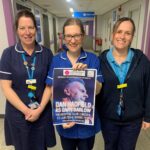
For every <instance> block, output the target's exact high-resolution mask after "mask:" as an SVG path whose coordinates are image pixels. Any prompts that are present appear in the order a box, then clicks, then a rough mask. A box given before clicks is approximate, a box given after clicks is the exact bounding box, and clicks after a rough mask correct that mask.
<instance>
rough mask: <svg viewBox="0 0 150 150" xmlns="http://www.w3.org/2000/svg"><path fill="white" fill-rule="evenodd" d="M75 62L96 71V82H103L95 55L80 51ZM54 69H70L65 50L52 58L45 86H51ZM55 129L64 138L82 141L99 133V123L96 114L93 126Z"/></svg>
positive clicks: (58, 127)
mask: <svg viewBox="0 0 150 150" xmlns="http://www.w3.org/2000/svg"><path fill="white" fill-rule="evenodd" d="M77 62H80V63H84V64H87V66H88V68H91V69H97V80H98V81H99V82H103V77H102V74H101V70H100V62H99V59H98V58H97V56H96V55H95V54H93V53H90V52H86V51H84V50H83V49H82V50H81V54H80V56H79V58H78V60H77ZM54 68H72V64H71V62H70V60H69V59H68V57H67V50H64V51H62V52H60V53H59V54H57V55H56V56H54V57H53V61H52V64H51V67H50V70H49V72H48V76H47V79H46V84H48V85H52V81H53V69H54ZM95 112H96V111H95ZM56 128H57V131H58V133H59V135H61V136H64V137H66V138H80V139H84V138H88V137H91V136H94V135H95V134H96V133H97V132H99V131H100V121H99V118H98V115H97V112H96V113H95V122H94V126H89V125H80V124H76V125H74V126H73V127H72V128H68V129H63V127H62V126H61V125H57V126H56Z"/></svg>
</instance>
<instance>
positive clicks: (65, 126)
mask: <svg viewBox="0 0 150 150" xmlns="http://www.w3.org/2000/svg"><path fill="white" fill-rule="evenodd" d="M74 125H75V122H68V123H64V124H63V125H62V126H63V128H64V129H67V128H71V127H73V126H74Z"/></svg>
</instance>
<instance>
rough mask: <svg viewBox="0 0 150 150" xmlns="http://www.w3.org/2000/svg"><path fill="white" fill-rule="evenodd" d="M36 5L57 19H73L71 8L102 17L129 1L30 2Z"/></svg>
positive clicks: (63, 0)
mask: <svg viewBox="0 0 150 150" xmlns="http://www.w3.org/2000/svg"><path fill="white" fill-rule="evenodd" d="M30 1H32V2H33V3H35V4H36V5H38V6H40V7H42V8H44V9H45V10H46V11H49V12H51V13H52V14H54V15H56V16H57V17H71V12H70V11H69V8H70V7H72V8H73V9H74V11H83V12H91V11H92V12H95V14H96V15H102V14H104V13H106V12H108V11H109V10H111V9H114V8H116V7H119V6H120V5H121V4H123V3H125V2H127V1H129V0H71V1H70V2H67V1H66V0H30Z"/></svg>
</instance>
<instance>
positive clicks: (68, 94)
mask: <svg viewBox="0 0 150 150" xmlns="http://www.w3.org/2000/svg"><path fill="white" fill-rule="evenodd" d="M64 93H65V94H66V95H67V96H70V90H69V89H68V88H65V89H64Z"/></svg>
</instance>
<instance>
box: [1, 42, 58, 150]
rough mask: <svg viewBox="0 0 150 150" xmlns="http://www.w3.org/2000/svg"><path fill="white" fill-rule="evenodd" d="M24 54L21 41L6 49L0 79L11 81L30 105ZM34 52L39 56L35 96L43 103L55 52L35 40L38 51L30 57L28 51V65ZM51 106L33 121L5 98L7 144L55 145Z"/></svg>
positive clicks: (39, 148) (29, 148) (30, 149)
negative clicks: (43, 95)
mask: <svg viewBox="0 0 150 150" xmlns="http://www.w3.org/2000/svg"><path fill="white" fill-rule="evenodd" d="M22 53H25V51H24V50H23V48H22V46H21V44H20V43H18V44H16V45H14V46H12V47H9V48H7V49H5V50H4V52H3V54H2V57H1V61H0V79H2V80H3V79H4V80H11V81H12V88H13V90H14V91H15V92H16V93H17V95H18V96H19V97H20V99H21V100H22V101H23V103H24V104H26V105H28V104H29V103H30V100H29V98H28V96H27V94H28V92H29V91H28V89H27V85H26V79H28V74H27V70H26V68H25V66H24V64H23V59H22V55H21V54H22ZM34 54H35V55H36V63H35V71H34V77H33V78H34V79H36V80H37V83H36V86H37V90H36V97H37V101H38V102H39V103H40V101H41V98H42V94H43V91H44V87H45V79H46V76H47V72H48V68H49V64H50V62H51V60H52V56H53V55H52V53H51V51H50V50H49V49H47V48H45V47H43V46H41V45H39V44H37V43H36V46H35V51H34V53H33V54H32V55H31V56H29V55H28V54H27V53H25V56H26V59H27V62H28V64H31V63H32V61H33V57H34ZM51 109H52V108H51V104H50V102H49V104H48V105H47V106H46V108H45V110H44V111H43V113H42V114H41V116H40V118H39V119H38V120H37V121H35V122H33V123H31V122H29V121H26V120H25V116H24V114H22V113H21V112H20V111H18V110H17V109H16V108H14V107H13V106H12V105H11V104H10V103H9V102H8V101H6V112H5V138H6V144H7V145H14V146H15V148H16V150H45V149H46V147H52V146H54V145H55V144H56V141H55V133H54V127H53V124H52V113H51Z"/></svg>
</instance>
